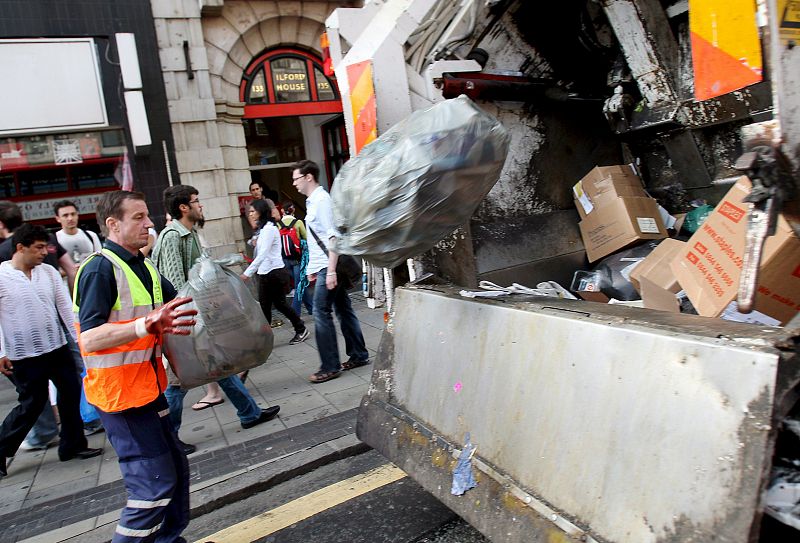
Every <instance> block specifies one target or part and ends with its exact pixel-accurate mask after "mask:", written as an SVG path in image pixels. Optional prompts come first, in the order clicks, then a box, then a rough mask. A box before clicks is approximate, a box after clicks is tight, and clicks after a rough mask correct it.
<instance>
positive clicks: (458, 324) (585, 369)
mask: <svg viewBox="0 0 800 543" xmlns="http://www.w3.org/2000/svg"><path fill="white" fill-rule="evenodd" d="M517 300H523V299H522V298H513V299H505V300H476V299H467V298H463V297H461V296H459V295H458V291H457V289H452V288H449V287H438V286H437V287H408V288H402V289H398V290H397V293H396V300H395V313H394V315H393V318H392V320H391V322H390V324H389V326H388V327H387V330H386V332H385V334H384V338H383V341H382V344H381V348H380V352H379V355H378V359H377V360H376V366H375V370H374V371H373V380H372V385H371V387H370V391H369V393H368V394H367V395H366V396H365V397H364V400H363V403H362V409H361V411H360V415H359V423H358V433H359V436H360V437H361V439H363V440H364V441H366V442H367V443H368V444H370V445H372V446H373V447H375V448H376V449H378V450H379V451H381V452H382V453H383V454H384V455H386V456H387V457H388V458H389V459H390V460H392V461H393V462H395V463H396V464H397V465H398V466H400V467H401V468H403V469H405V470H406V471H407V472H408V473H409V474H410V475H411V476H412V477H414V478H415V479H416V480H417V481H418V482H420V483H421V484H422V485H423V486H424V487H425V488H426V489H427V490H428V491H430V492H432V493H434V494H435V495H436V496H437V497H438V498H439V499H441V500H442V501H443V502H444V503H446V504H447V505H448V506H449V507H451V508H452V509H453V510H455V511H456V512H458V513H459V514H460V515H462V516H463V517H464V518H466V519H467V520H468V521H469V522H471V523H472V524H473V525H475V526H476V527H477V528H478V529H480V530H481V531H482V532H484V533H485V534H487V535H488V536H489V537H491V538H492V539H493V540H495V541H561V540H564V541H566V539H562V538H564V537H565V536H570V537H571V538H575V539H578V540H584V541H592V540H595V541H614V542H636V543H645V542H664V541H674V542H678V541H680V542H701V541H711V540H714V541H725V542H740V541H741V542H744V541H749V540H751V532H753V531H754V530H755V528H757V525H758V519H759V518H760V509H761V503H760V496H761V492H762V489H763V486H764V480H765V477H766V475H767V474H768V473H769V468H770V464H771V453H772V448H773V441H774V436H773V434H772V432H771V425H772V421H773V420H774V419H773V416H774V413H773V411H774V410H775V406H774V403H775V401H774V398H775V394H776V387H777V388H780V389H781V390H784V389H785V388H786V387H787V386H794V384H796V383H791V384H788V385H787V384H786V383H783V384H778V383H777V381H776V380H777V379H778V377H777V376H778V370H779V365H780V360H781V357H780V353H779V352H778V351H777V350H775V349H774V348H773V347H772V345H773V344H774V343H775V341H777V339H778V338H779V337H780V334H781V332H780V330H776V329H762V328H760V327H757V326H751V325H743V324H737V323H731V322H726V321H721V320H717V319H713V320H712V319H706V318H702V317H696V316H690V315H679V314H670V313H661V312H653V311H648V310H639V309H632V308H624V307H619V306H613V305H612V306H608V305H601V304H593V303H588V302H572V301H570V300H557V299H550V298H547V299H543V298H526V299H524V300H527V301H517ZM793 379H794V378H793ZM778 392H780V390H779V391H778ZM467 433H469V434H470V435H471V442H472V443H473V444H474V445H475V446H476V447H477V453H476V455H475V456H474V458H473V472H474V473H475V474H476V478H477V480H478V486H477V487H476V488H474V489H472V490H469V491H467V493H466V494H464V495H463V496H460V497H459V496H453V495H451V494H450V483H451V480H452V467H453V465H454V455H456V453H457V452H458V450H459V449H460V448H462V447H463V443H464V438H465V434H467Z"/></svg>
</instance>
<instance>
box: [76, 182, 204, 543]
mask: <svg viewBox="0 0 800 543" xmlns="http://www.w3.org/2000/svg"><path fill="white" fill-rule="evenodd" d="M97 221H98V222H99V223H100V225H101V226H102V227H103V228H104V229H105V231H106V233H107V240H106V242H105V243H104V244H103V249H102V251H101V252H99V253H94V254H93V255H91V256H90V257H88V258H87V259H86V260H85V261H84V262H83V264H82V265H81V267H80V269H79V270H78V275H77V278H76V282H75V284H76V287H75V296H73V299H74V300H75V301H74V306H73V309H74V311H75V316H76V327H77V329H78V335H79V339H80V347H81V353H82V355H83V357H84V361H85V363H86V369H87V375H86V378H85V380H84V386H85V390H86V397H87V399H88V400H89V403H91V404H92V405H94V406H95V407H97V409H98V411H99V413H100V418H101V420H102V422H103V426H104V427H105V429H106V433H107V434H108V438H109V441H110V442H111V445H112V446H113V447H114V450H115V451H116V452H117V456H118V457H119V466H120V471H121V472H122V478H123V480H124V482H125V488H126V489H127V494H128V501H127V503H126V506H125V508H124V509H123V510H122V513H121V515H120V520H119V523H118V525H117V527H116V531H115V533H114V537H113V539H112V542H113V543H133V542H144V541H148V542H150V541H155V542H158V543H167V542H180V541H183V538H181V537H180V534H181V532H182V531H183V530H184V529H185V528H186V526H187V525H188V524H189V465H188V462H187V460H186V455H185V454H184V452H183V449H182V448H181V447H180V445H179V442H178V439H177V436H176V434H175V432H174V431H173V428H172V424H171V423H170V419H169V416H168V415H169V408H168V405H167V400H166V398H165V397H164V390H165V389H166V387H167V376H166V373H165V371H164V366H163V365H162V362H161V341H162V336H163V334H180V335H188V334H189V333H190V328H191V327H192V326H193V325H194V324H195V321H194V319H193V318H191V317H192V316H193V315H196V314H197V311H195V310H189V309H181V306H183V305H184V304H186V303H188V302H191V298H177V299H176V298H175V296H176V294H177V293H176V291H175V287H173V286H172V284H171V283H170V282H169V281H167V280H166V279H164V278H163V277H162V276H161V275H160V274H159V273H158V271H157V270H156V267H155V266H154V265H153V263H152V262H151V261H150V260H148V259H146V258H145V257H144V256H143V255H142V254H141V252H140V251H139V250H140V249H141V248H142V247H144V246H145V245H147V242H148V229H149V228H151V227H152V226H153V223H152V222H151V221H150V217H149V214H148V210H147V204H145V201H144V195H143V194H141V193H138V192H128V191H121V190H118V191H112V192H106V193H104V194H103V196H102V197H101V198H100V201H99V202H98V204H97Z"/></svg>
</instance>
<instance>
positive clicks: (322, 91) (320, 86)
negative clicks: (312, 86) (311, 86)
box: [314, 68, 336, 100]
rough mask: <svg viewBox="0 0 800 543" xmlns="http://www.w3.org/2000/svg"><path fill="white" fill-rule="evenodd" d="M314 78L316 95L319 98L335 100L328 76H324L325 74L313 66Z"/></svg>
mask: <svg viewBox="0 0 800 543" xmlns="http://www.w3.org/2000/svg"><path fill="white" fill-rule="evenodd" d="M314 78H315V79H316V80H317V97H318V98H319V99H320V100H335V99H336V95H335V94H334V93H333V87H332V86H331V82H330V81H329V80H328V78H327V77H325V74H323V73H322V72H321V71H319V69H317V68H314Z"/></svg>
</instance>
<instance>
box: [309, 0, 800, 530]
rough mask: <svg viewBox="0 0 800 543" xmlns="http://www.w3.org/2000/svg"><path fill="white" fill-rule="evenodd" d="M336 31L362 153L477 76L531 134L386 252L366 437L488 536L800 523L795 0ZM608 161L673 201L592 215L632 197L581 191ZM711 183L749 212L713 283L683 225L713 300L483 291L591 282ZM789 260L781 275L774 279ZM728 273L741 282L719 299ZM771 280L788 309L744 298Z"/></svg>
mask: <svg viewBox="0 0 800 543" xmlns="http://www.w3.org/2000/svg"><path fill="white" fill-rule="evenodd" d="M326 30H327V35H326V38H325V45H326V48H325V52H326V55H329V57H330V63H331V65H332V68H333V70H335V74H336V78H337V82H338V84H339V88H340V90H341V93H342V101H343V104H344V111H345V119H346V123H347V130H348V137H349V139H350V142H351V148H352V149H354V150H355V151H356V152H358V151H359V150H360V149H361V148H363V147H364V146H365V145H369V143H370V142H371V141H373V140H374V139H375V138H376V137H378V136H379V135H380V134H381V133H383V132H384V131H386V130H388V129H389V128H390V127H391V126H393V125H394V124H396V123H397V122H398V121H400V120H401V119H403V118H405V117H406V116H408V114H409V113H411V112H412V111H415V110H418V109H421V108H425V107H428V106H430V105H431V104H434V103H436V102H438V101H440V100H445V99H448V98H452V97H455V96H458V95H461V94H466V95H467V96H469V97H470V98H471V99H473V100H475V101H476V102H477V103H478V104H479V105H480V106H481V107H482V108H483V109H484V110H486V111H488V112H490V113H491V114H492V115H494V116H495V117H496V118H497V119H498V120H499V121H500V122H502V123H503V124H504V126H506V128H507V129H508V130H509V131H510V133H511V151H510V153H509V157H508V159H507V161H506V164H505V166H504V169H503V172H502V173H501V174H500V178H499V180H498V181H497V183H496V185H495V186H494V188H493V189H492V190H491V191H490V192H489V194H488V195H487V196H486V198H485V200H484V201H483V202H482V203H481V205H480V206H479V208H478V210H477V211H476V213H475V214H474V215H473V217H472V218H471V220H470V221H469V222H468V223H467V224H464V225H463V226H461V227H460V228H459V229H458V230H457V231H456V232H454V234H453V235H452V236H451V237H450V238H448V239H445V240H443V241H442V242H440V243H439V244H438V245H437V246H436V247H435V248H434V249H433V250H432V251H431V252H429V253H427V254H425V255H423V256H421V257H419V258H415V259H414V260H413V261H409V263H408V266H407V270H405V269H404V270H399V271H398V270H394V271H390V270H379V269H377V268H373V267H371V266H369V265H367V266H366V270H367V274H366V275H367V279H366V281H365V292H366V293H367V294H368V295H369V296H370V297H372V298H374V299H373V301H374V302H375V303H376V304H377V303H385V304H386V305H387V306H388V314H389V320H388V323H387V326H386V329H385V331H384V335H383V339H382V342H381V345H380V348H379V352H378V355H377V356H376V359H375V365H374V369H373V373H372V382H371V385H370V388H369V391H368V393H367V394H366V395H365V396H364V398H363V400H362V403H361V406H360V409H359V417H358V435H359V437H360V438H361V439H362V440H363V441H365V442H366V443H367V444H369V445H371V446H372V447H374V448H375V449H377V450H378V451H380V452H381V453H382V454H383V455H385V456H386V457H387V458H388V459H389V460H391V461H392V462H394V463H395V464H396V465H398V466H399V467H400V468H402V469H403V470H404V471H405V472H407V473H408V474H409V475H410V476H411V477H412V478H413V479H414V480H416V481H417V482H418V483H419V484H421V485H422V486H423V487H424V488H425V489H426V490H427V491H429V492H431V493H432V494H433V495H435V496H436V497H437V498H438V499H439V500H441V501H442V502H443V503H444V504H446V505H447V506H448V507H450V508H451V509H452V510H453V511H455V512H456V513H458V514H459V515H460V516H461V517H463V518H464V519H465V520H467V521H468V522H469V523H470V524H472V525H473V526H475V527H476V528H477V529H478V530H480V531H481V532H482V533H483V534H485V535H486V536H487V537H488V538H489V539H491V540H492V541H498V542H500V541H509V542H523V541H542V542H545V541H546V542H566V541H594V542H635V543H642V542H648V543H650V542H652V543H656V542H659V543H660V542H708V541H720V542H737V543H738V542H756V541H760V542H762V543H766V542H767V541H800V434H799V433H798V432H799V430H798V428H800V417H798V412H800V403H799V402H800V361H799V360H798V356H797V343H798V325H800V320H798V319H797V318H795V315H796V313H797V309H798V308H800V305H798V303H797V302H798V301H800V291H793V290H791V289H793V288H796V285H794V283H793V281H794V280H795V279H800V272H798V270H800V260H798V256H797V251H796V250H795V249H793V248H792V247H794V245H791V244H793V243H795V242H796V241H797V232H798V228H797V224H798V223H797V220H796V216H797V215H796V214H795V213H794V212H793V211H792V202H793V200H794V198H795V187H796V181H797V171H798V169H797V167H798V163H799V162H798V161H799V160H800V152H799V150H800V95H799V94H798V92H800V91H798V89H800V85H798V78H800V48H798V47H797V46H796V45H797V40H798V38H800V5H798V3H797V2H793V1H790V0H758V1H757V2H753V1H752V0H743V1H739V0H726V1H717V0H690V1H689V2H686V1H673V0H662V1H660V0H598V1H594V0H574V1H564V2H523V1H517V0H498V1H477V0H473V1H470V0H464V1H438V2H437V1H433V0H385V1H382V2H381V1H372V2H366V3H365V5H364V6H363V7H362V8H340V9H338V10H336V11H335V12H334V14H333V15H332V16H331V17H330V18H329V19H328V21H327V23H326ZM596 167H601V168H603V167H612V168H613V167H617V168H624V169H626V170H625V171H628V170H629V171H630V172H631V173H632V175H634V176H635V177H636V178H637V179H639V180H641V181H642V186H641V187H635V188H636V190H637V191H638V190H639V189H642V190H644V191H645V192H646V194H645V195H640V194H638V192H637V194H636V195H634V197H635V198H641V199H645V197H646V198H652V199H653V200H655V201H656V203H657V205H658V209H659V211H658V213H659V214H660V216H659V218H658V219H656V218H653V222H652V223H651V222H648V221H644V222H641V221H640V222H639V223H638V225H637V224H635V221H634V223H632V224H633V226H632V227H631V228H634V229H636V228H638V230H637V232H638V234H639V235H638V236H633V237H632V238H630V239H628V238H624V239H622V238H619V237H618V236H606V237H605V238H604V237H603V236H604V235H605V234H608V232H610V231H612V230H613V227H612V226H613V225H611V224H610V223H609V222H604V221H600V222H599V226H598V225H595V227H593V228H589V226H588V225H589V224H591V223H592V221H599V219H598V215H597V214H596V213H597V211H599V210H601V205H600V204H599V202H601V201H602V200H603V198H612V199H613V201H614V203H615V204H616V203H618V202H617V200H618V199H619V200H623V199H624V198H626V197H629V196H630V195H625V194H621V192H624V191H622V189H621V188H620V187H621V186H622V185H620V186H614V188H613V190H611V189H609V190H611V192H610V193H609V192H606V193H605V196H603V195H602V194H599V192H596V193H594V194H590V192H591V191H586V192H583V191H582V190H580V189H581V187H584V188H585V187H586V186H587V185H586V183H588V181H586V179H588V178H587V176H590V175H591V172H592V171H593V170H594V168H596ZM743 179H745V181H743ZM579 181H580V182H581V183H578V182H579ZM745 182H746V183H747V184H746V187H747V188H746V189H745V190H746V196H745V198H744V200H742V199H739V200H737V201H736V202H734V203H731V202H730V201H727V202H728V204H729V205H730V207H726V200H725V198H726V195H727V194H730V193H731V191H732V190H734V188H736V187H737V186H738V187H741V185H740V184H741V183H745ZM612 185H613V183H612ZM625 187H628V188H626V189H625V190H628V189H630V188H631V187H634V185H625ZM595 188H596V186H595ZM615 191H616V192H615ZM608 194H611V196H608ZM601 196H602V197H601ZM584 197H585V198H584ZM582 202H584V203H585V202H589V203H590V204H592V205H593V206H595V207H596V209H594V208H593V209H594V211H592V209H588V208H586V207H585V206H584V205H583V204H582ZM638 203H642V204H644V202H638ZM703 204H707V205H708V206H709V208H714V206H716V209H715V213H727V216H728V217H729V218H731V217H733V218H735V222H737V224H738V225H739V228H740V229H739V230H738V233H737V234H736V236H738V237H737V238H736V241H735V242H734V241H731V242H730V243H728V242H725V243H724V244H723V243H721V242H719V240H720V239H721V238H720V233H719V232H718V231H716V230H713V229H712V227H711V226H708V225H707V227H706V229H705V230H702V228H701V229H700V230H699V232H700V233H701V234H705V235H708V236H710V239H711V240H712V242H716V243H718V244H719V245H720V247H721V248H722V251H723V252H724V253H726V254H727V255H728V256H731V255H733V254H734V253H736V254H735V255H734V256H733V257H732V258H733V259H734V261H735V266H734V268H735V269H733V270H732V271H731V272H730V273H727V272H726V273H724V274H723V273H722V272H721V271H720V273H721V274H722V275H720V276H719V277H721V279H719V281H720V283H719V284H718V285H711V283H712V282H713V281H712V279H711V274H710V273H711V271H713V270H715V269H717V268H719V270H721V269H722V268H723V266H722V265H721V264H720V263H719V262H718V261H716V260H714V261H712V260H710V258H711V257H710V256H709V255H710V254H711V253H710V252H707V251H706V249H707V248H708V247H707V244H706V245H704V244H703V243H700V242H698V241H696V240H695V241H692V240H693V238H689V241H688V242H686V243H687V244H688V245H685V246H684V247H685V250H684V253H685V256H686V257H687V258H690V257H689V255H694V258H695V260H694V263H695V267H696V268H698V269H700V268H701V267H702V266H707V267H708V268H709V270H710V271H709V273H707V274H706V275H704V276H702V277H704V278H705V282H706V283H707V284H703V281H704V280H703V279H701V280H700V283H699V284H695V285H694V286H695V287H696V290H695V291H694V293H692V292H689V291H691V288H689V285H690V283H691V281H690V279H689V278H687V279H684V278H683V276H680V277H679V279H681V280H680V281H679V283H680V287H683V291H685V292H686V294H687V295H689V297H690V301H691V302H693V304H692V305H693V306H694V311H693V312H694V313H698V314H688V313H686V312H680V311H678V310H677V309H676V310H673V311H667V310H656V309H652V308H648V307H652V306H649V305H648V307H629V306H627V305H625V304H607V303H598V302H595V301H586V300H572V299H565V298H564V297H546V296H536V295H534V293H529V294H518V293H514V294H507V295H498V296H493V297H486V296H481V295H480V293H481V291H482V289H481V288H479V282H480V281H490V282H491V283H492V284H493V285H495V287H496V288H499V287H502V286H505V285H511V284H513V283H517V284H520V285H527V286H534V287H535V285H537V284H538V283H540V282H542V281H548V282H549V281H552V282H555V283H559V284H561V285H563V286H565V287H567V288H573V291H575V288H574V286H573V285H572V278H573V277H574V276H575V272H576V271H577V270H590V269H592V266H594V265H595V264H596V263H597V262H600V261H602V258H604V257H605V256H606V255H607V254H614V253H615V252H617V251H619V250H622V249H624V248H627V247H630V246H637V244H638V246H641V244H642V243H644V240H645V239H653V238H663V237H665V236H666V235H667V234H666V230H667V229H668V224H667V223H671V222H672V220H673V219H674V218H676V217H677V216H679V215H680V214H683V213H686V212H691V211H692V210H694V209H697V208H700V207H701V206H702V205H703ZM647 205H651V204H649V203H648V204H647ZM652 205H655V204H652ZM662 211H663V214H662ZM592 213H595V215H594V216H593V215H592ZM654 215H655V213H654ZM709 224H711V223H709ZM648 229H652V230H649V232H650V233H653V237H651V238H647V237H646V236H642V234H643V233H647V232H648ZM593 232H594V234H593ZM598 232H599V233H598ZM781 232H782V234H780V233H781ZM603 233H605V234H603ZM779 234H780V235H783V236H784V239H786V240H788V241H789V243H790V245H784V244H780V245H775V244H776V243H777V241H776V239H777V237H778V235H779ZM610 238H613V239H616V240H617V242H619V243H617V242H614V243H611V245H608V246H605V247H604V246H603V244H604V243H606V242H607V241H608V239H610ZM615 243H616V244H615ZM612 245H613V247H612ZM776 247H777V248H776ZM617 254H618V253H617ZM704 259H705V260H704ZM768 261H770V262H774V263H780V265H781V266H783V268H787V269H788V272H786V273H787V275H785V276H781V277H782V278H781V279H780V280H779V281H778V284H779V285H780V288H781V289H784V288H788V289H789V290H788V291H787V292H786V293H781V294H780V295H778V294H776V293H775V292H772V291H770V290H769V289H767V288H766V287H764V286H763V281H765V280H766V279H767V278H768V276H769V275H770V274H771V273H772V272H771V271H770V270H769V269H768V267H767V265H766V263H767V262H768ZM673 262H674V259H673V261H670V263H669V265H668V264H667V262H666V261H664V262H662V263H661V264H660V265H658V264H657V265H655V266H654V269H659V268H660V269H662V270H664V269H668V270H671V269H673V266H672V263H673ZM690 262H691V258H690ZM698 262H699V264H697V263H698ZM687 265H689V264H687ZM776 265H777V264H776ZM719 270H717V271H719ZM694 271H697V270H694ZM701 271H703V270H702V269H701ZM793 278H794V279H793ZM626 279H627V277H626ZM406 281H407V282H406ZM401 283H405V284H403V285H402V286H397V285H399V284H401ZM484 284H486V283H484ZM676 284H678V283H676ZM709 285H711V286H712V287H719V289H717V288H712V294H711V295H710V296H711V297H712V298H713V296H715V295H716V296H717V297H721V296H722V294H719V293H718V292H717V290H725V296H728V295H729V294H730V289H731V288H733V289H734V290H735V291H736V292H735V294H734V295H731V301H730V303H729V304H728V303H727V301H726V304H725V307H717V308H716V309H713V310H712V309H708V308H707V306H706V305H705V300H707V298H704V297H703V295H704V293H705V292H706V291H707V289H708V288H709ZM640 286H641V285H640ZM643 288H644V287H643ZM500 290H502V289H500ZM508 290H514V289H508ZM525 290H526V289H517V292H520V291H525ZM662 290H663V289H662ZM643 292H644V291H642V295H643V297H644V294H643ZM501 294H502V293H501ZM579 294H580V293H579ZM673 294H674V293H670V295H669V296H672V297H674V296H673ZM669 296H668V297H669ZM794 296H796V298H794ZM587 298H588V296H587ZM770 300H771V301H772V302H775V301H777V302H778V303H779V305H781V307H782V309H783V311H784V313H782V314H781V315H780V316H775V314H773V317H772V319H771V320H770V319H768V318H766V317H765V318H750V317H748V316H752V315H767V314H768V313H770V312H771V311H772V310H771V309H769V307H768V306H769V304H770ZM645 301H646V300H645ZM676 305H677V304H676ZM712 313H713V314H712ZM767 317H769V315H767ZM457 468H458V469H457ZM465 468H466V469H465Z"/></svg>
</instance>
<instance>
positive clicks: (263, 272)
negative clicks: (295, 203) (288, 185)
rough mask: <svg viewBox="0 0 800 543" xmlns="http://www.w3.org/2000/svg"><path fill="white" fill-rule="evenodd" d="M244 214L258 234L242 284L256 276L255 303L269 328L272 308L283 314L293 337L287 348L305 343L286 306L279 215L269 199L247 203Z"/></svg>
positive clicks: (297, 320)
mask: <svg viewBox="0 0 800 543" xmlns="http://www.w3.org/2000/svg"><path fill="white" fill-rule="evenodd" d="M248 214H249V216H250V217H251V218H252V220H253V221H255V223H256V227H257V228H258V230H259V234H258V242H257V245H256V252H255V258H254V259H253V261H252V262H251V263H250V265H249V266H248V267H247V269H246V270H245V271H244V273H243V274H242V280H243V281H248V280H250V278H251V277H253V276H254V275H258V301H259V303H260V304H261V310H262V311H263V312H264V316H265V317H266V318H267V320H268V321H269V322H270V324H272V306H273V305H274V306H275V309H277V310H278V311H280V312H281V313H283V315H284V316H285V317H286V318H288V319H289V320H290V321H291V323H292V326H294V337H293V338H292V339H291V340H289V345H297V344H298V343H301V342H303V341H305V340H306V339H307V338H308V336H309V333H308V329H307V328H306V325H305V324H304V323H303V320H302V319H301V318H300V317H299V316H298V315H297V313H295V311H294V309H292V308H291V306H289V304H287V303H286V293H287V292H288V288H287V287H288V286H289V281H290V277H289V272H288V271H287V270H286V268H285V267H284V263H283V257H282V256H281V240H280V233H279V232H278V221H279V220H280V218H281V212H280V211H279V210H278V208H277V207H275V203H274V202H273V201H272V200H269V199H262V200H253V201H252V202H250V207H249V209H248Z"/></svg>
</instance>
